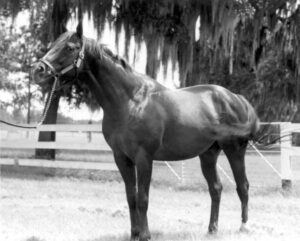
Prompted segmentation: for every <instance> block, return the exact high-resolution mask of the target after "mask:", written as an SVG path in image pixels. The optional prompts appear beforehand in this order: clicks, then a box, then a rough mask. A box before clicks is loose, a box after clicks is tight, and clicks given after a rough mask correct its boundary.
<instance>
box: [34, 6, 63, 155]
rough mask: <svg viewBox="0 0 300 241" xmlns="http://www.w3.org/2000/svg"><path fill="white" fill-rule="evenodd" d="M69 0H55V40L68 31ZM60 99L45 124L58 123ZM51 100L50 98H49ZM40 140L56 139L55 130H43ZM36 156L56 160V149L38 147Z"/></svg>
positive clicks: (53, 19) (55, 95) (55, 96)
mask: <svg viewBox="0 0 300 241" xmlns="http://www.w3.org/2000/svg"><path fill="white" fill-rule="evenodd" d="M68 4H69V1H67V0H55V1H54V4H53V9H52V14H51V20H52V22H51V27H52V28H51V32H52V38H53V40H55V39H57V38H58V37H59V35H61V34H62V33H63V32H64V31H66V22H67V20H68V18H69V6H68ZM59 100H60V94H58V93H56V94H54V95H53V99H52V101H51V105H50V107H49V110H48V113H46V118H45V120H44V122H43V124H56V118H57V110H58V105H59ZM47 101H49V100H47ZM38 141H40V142H43V141H45V142H46V141H55V132H46V131H42V132H40V133H39V138H38ZM35 157H36V158H39V159H52V160H55V150H54V149H36V151H35Z"/></svg>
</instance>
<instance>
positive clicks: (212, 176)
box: [199, 143, 222, 233]
mask: <svg viewBox="0 0 300 241" xmlns="http://www.w3.org/2000/svg"><path fill="white" fill-rule="evenodd" d="M219 153H220V147H219V145H218V144H217V143H214V144H213V145H212V146H211V147H210V148H209V149H208V150H207V151H206V152H204V153H203V154H201V155H200V156H199V157H200V160H201V168H202V172H203V175H204V177H205V179H206V181H207V184H208V188H209V193H210V197H211V211H210V221H209V226H208V231H209V233H215V232H216V231H217V229H218V218H219V207H220V200H221V193H222V183H221V181H220V178H219V175H218V172H217V167H216V164H217V158H218V156H219Z"/></svg>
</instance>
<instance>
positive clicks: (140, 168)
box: [135, 150, 153, 241]
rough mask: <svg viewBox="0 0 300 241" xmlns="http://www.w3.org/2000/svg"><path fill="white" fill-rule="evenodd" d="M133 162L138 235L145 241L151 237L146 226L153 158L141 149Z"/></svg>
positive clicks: (141, 240)
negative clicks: (136, 180)
mask: <svg viewBox="0 0 300 241" xmlns="http://www.w3.org/2000/svg"><path fill="white" fill-rule="evenodd" d="M135 163H136V168H137V177H138V205H137V206H138V210H139V218H140V225H139V226H140V236H139V241H147V240H150V239H151V235H150V231H149V227H148V218H147V211H148V201H149V188H150V182H151V175H152V165H153V159H152V158H151V157H149V156H148V155H147V154H146V153H145V152H144V151H143V150H140V151H139V152H138V153H137V155H136V157H135Z"/></svg>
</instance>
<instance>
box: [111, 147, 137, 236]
mask: <svg viewBox="0 0 300 241" xmlns="http://www.w3.org/2000/svg"><path fill="white" fill-rule="evenodd" d="M114 158H115V162H116V164H117V166H118V168H119V171H120V173H121V176H122V178H123V180H124V183H125V189H126V196H127V202H128V206H129V214H130V221H131V238H130V240H131V241H134V240H138V238H139V234H140V228H139V214H138V209H137V199H138V196H137V185H136V171H135V165H134V163H133V162H132V161H131V160H130V159H129V158H128V157H127V156H125V155H124V154H122V153H117V152H114Z"/></svg>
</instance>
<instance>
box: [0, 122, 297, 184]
mask: <svg viewBox="0 0 300 241" xmlns="http://www.w3.org/2000/svg"><path fill="white" fill-rule="evenodd" d="M271 124H276V125H280V130H281V131H280V136H281V137H282V139H281V146H280V149H281V157H280V171H277V172H278V174H279V176H280V178H281V179H282V181H283V182H288V185H289V183H291V181H292V180H300V171H296V170H294V169H295V168H294V165H293V162H294V161H295V158H294V157H297V158H298V157H300V147H295V146H292V133H300V124H292V123H289V122H285V123H271ZM20 131H21V132H23V133H26V132H27V136H28V135H29V138H25V137H24V138H19V137H18V135H16V137H15V138H14V136H13V135H14V133H16V132H20ZM40 131H55V132H57V134H59V133H61V132H67V133H69V134H70V133H71V137H69V138H62V139H61V140H60V139H58V140H57V141H55V142H38V138H37V137H38V133H39V132H40ZM29 132H30V133H29ZM28 133H29V134H28ZM72 133H82V134H83V135H85V134H87V135H88V133H94V134H95V133H97V134H98V138H96V139H95V138H94V137H93V138H92V141H90V142H89V141H88V136H86V138H81V139H76V140H75V139H74V138H72ZM30 134H31V135H33V136H30ZM94 134H93V135H94ZM94 139H95V140H94ZM38 148H40V149H58V150H59V149H64V150H91V151H95V150H97V151H106V152H107V151H108V152H109V151H111V149H110V148H109V146H108V145H107V144H106V142H105V140H104V138H103V135H102V131H101V126H100V125H41V126H39V127H38V128H37V129H22V128H16V127H12V126H8V125H5V124H2V123H1V124H0V150H1V149H38ZM260 155H261V154H260ZM265 161H266V162H267V160H266V159H265ZM297 162H299V163H300V159H298V160H297ZM165 164H166V165H167V166H168V168H169V169H170V170H171V172H172V173H173V174H174V176H176V178H178V179H179V180H181V181H184V180H185V179H186V178H187V175H186V173H187V172H186V168H187V167H186V166H185V162H182V163H181V165H180V169H179V170H176V168H173V167H174V166H173V164H169V163H167V162H165ZM269 164H270V163H268V165H269ZM0 165H21V166H22V165H23V166H40V167H55V168H75V169H76V168H78V169H99V170H116V166H115V164H114V163H97V162H92V163H91V162H90V163H89V162H77V161H76V162H70V161H47V160H37V159H20V158H0ZM298 166H299V165H298ZM177 169H178V168H177ZM219 169H220V170H221V173H223V175H224V176H225V177H226V178H227V179H228V180H229V178H230V177H229V176H228V174H227V173H226V172H225V171H224V170H223V168H222V167H221V166H219ZM278 169H279V168H278ZM273 170H275V168H273ZM275 171H276V170H275Z"/></svg>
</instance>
